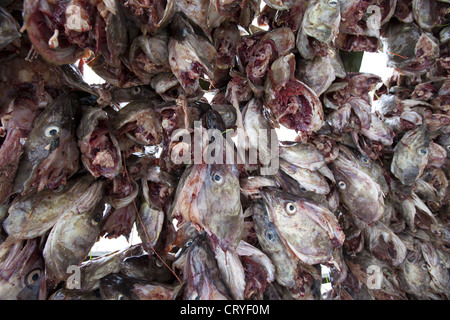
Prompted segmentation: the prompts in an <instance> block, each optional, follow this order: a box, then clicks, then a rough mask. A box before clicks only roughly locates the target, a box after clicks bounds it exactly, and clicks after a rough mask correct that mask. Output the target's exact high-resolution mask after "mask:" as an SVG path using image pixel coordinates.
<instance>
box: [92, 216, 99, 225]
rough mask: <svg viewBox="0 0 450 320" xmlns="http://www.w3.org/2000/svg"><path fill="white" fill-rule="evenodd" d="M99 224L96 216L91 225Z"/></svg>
mask: <svg viewBox="0 0 450 320" xmlns="http://www.w3.org/2000/svg"><path fill="white" fill-rule="evenodd" d="M99 222H100V217H99V216H96V217H95V218H93V219H92V224H93V225H94V226H96V225H97V224H98V223H99Z"/></svg>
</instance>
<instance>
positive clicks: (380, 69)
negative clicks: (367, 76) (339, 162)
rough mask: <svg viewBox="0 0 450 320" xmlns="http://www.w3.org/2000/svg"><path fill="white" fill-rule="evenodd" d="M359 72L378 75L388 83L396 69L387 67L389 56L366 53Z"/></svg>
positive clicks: (379, 53)
mask: <svg viewBox="0 0 450 320" xmlns="http://www.w3.org/2000/svg"><path fill="white" fill-rule="evenodd" d="M359 71H360V72H368V73H373V74H376V75H377V76H380V77H381V79H383V81H386V80H388V79H389V77H390V76H391V75H392V72H393V71H394V69H393V68H388V67H387V56H386V55H385V54H384V53H383V52H364V55H363V59H362V62H361V68H360V69H359Z"/></svg>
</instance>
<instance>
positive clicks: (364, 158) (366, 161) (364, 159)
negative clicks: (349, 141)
mask: <svg viewBox="0 0 450 320" xmlns="http://www.w3.org/2000/svg"><path fill="white" fill-rule="evenodd" d="M361 161H362V162H364V163H365V164H368V163H369V162H370V160H369V159H368V158H367V157H362V158H361Z"/></svg>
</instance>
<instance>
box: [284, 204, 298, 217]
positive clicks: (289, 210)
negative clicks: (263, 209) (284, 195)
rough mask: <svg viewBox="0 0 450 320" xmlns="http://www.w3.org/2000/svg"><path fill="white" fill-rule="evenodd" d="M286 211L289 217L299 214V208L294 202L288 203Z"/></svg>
mask: <svg viewBox="0 0 450 320" xmlns="http://www.w3.org/2000/svg"><path fill="white" fill-rule="evenodd" d="M285 209H286V212H287V214H289V215H293V214H294V213H295V212H297V207H296V206H295V204H293V203H292V202H288V203H287V204H286V208H285Z"/></svg>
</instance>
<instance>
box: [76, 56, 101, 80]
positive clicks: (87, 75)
mask: <svg viewBox="0 0 450 320" xmlns="http://www.w3.org/2000/svg"><path fill="white" fill-rule="evenodd" d="M78 63H79V60H78ZM77 66H78V64H77ZM83 78H84V81H86V83H88V84H90V85H93V84H102V83H105V82H106V81H105V80H104V79H103V78H101V77H99V76H98V75H97V74H96V73H95V72H94V71H93V70H92V69H91V68H90V67H89V66H88V65H87V64H84V65H83Z"/></svg>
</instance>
